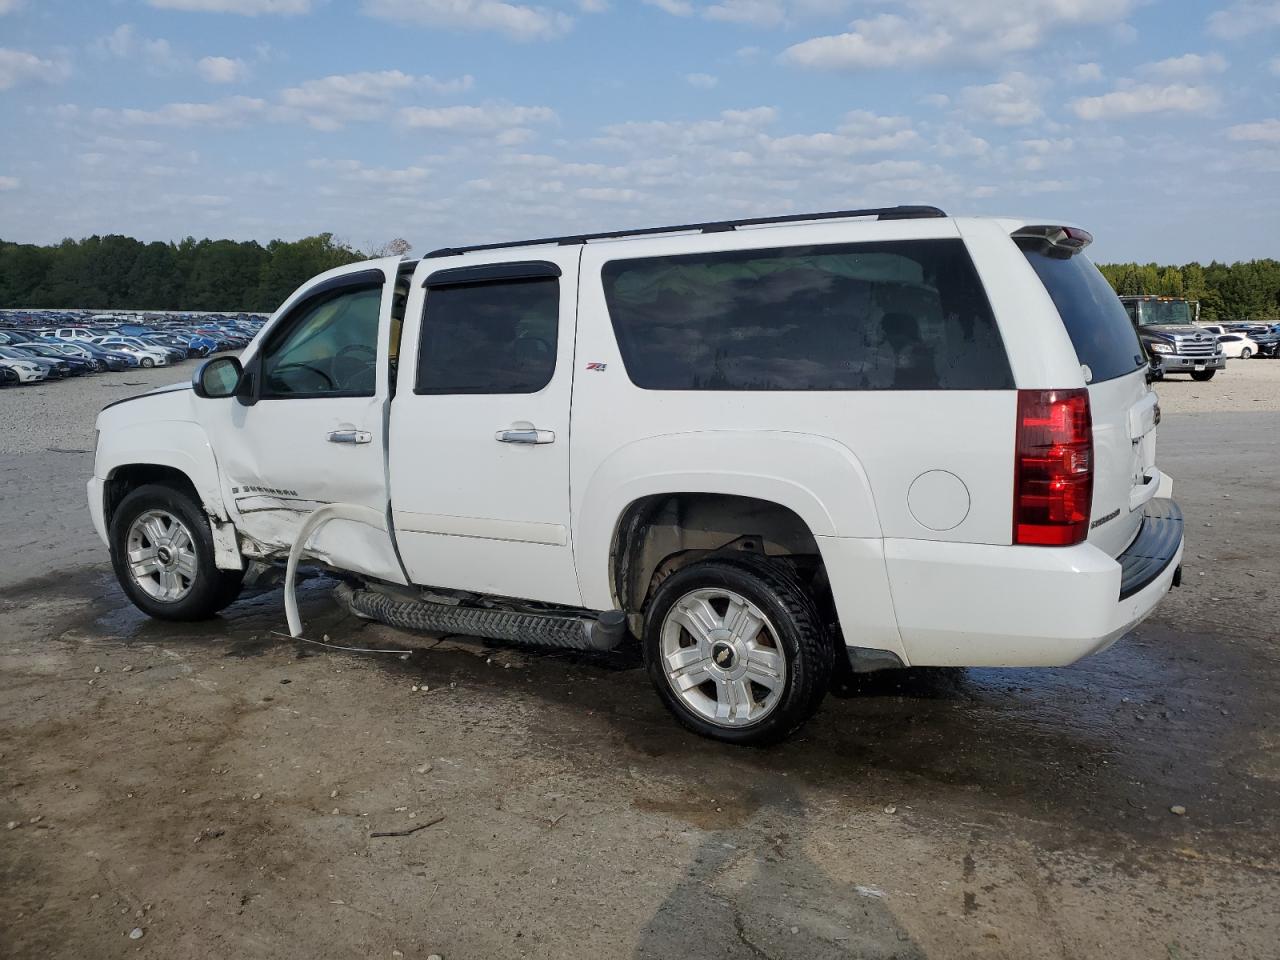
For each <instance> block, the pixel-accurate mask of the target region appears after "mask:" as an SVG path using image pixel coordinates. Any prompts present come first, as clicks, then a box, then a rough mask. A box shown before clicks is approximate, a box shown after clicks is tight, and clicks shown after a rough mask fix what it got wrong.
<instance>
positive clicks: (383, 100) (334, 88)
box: [279, 70, 473, 130]
mask: <svg viewBox="0 0 1280 960" xmlns="http://www.w3.org/2000/svg"><path fill="white" fill-rule="evenodd" d="M472 82H473V81H472V79H471V77H470V76H465V77H459V78H458V79H456V80H437V79H436V78H434V77H429V76H420V77H415V76H413V75H411V74H407V73H402V72H401V71H399V70H381V71H377V72H366V73H343V74H334V75H332V76H328V77H322V78H320V79H319V80H308V81H307V82H305V83H302V84H299V85H298V86H296V87H289V88H287V89H285V90H282V91H281V92H280V97H279V102H280V105H281V107H283V108H284V110H285V111H286V112H287V113H289V114H291V115H293V116H296V117H298V118H300V119H302V120H304V121H305V122H306V123H309V124H310V125H311V126H312V127H315V128H316V129H317V130H337V129H339V128H341V127H342V126H344V125H345V124H347V123H349V122H351V121H355V120H372V119H381V118H382V117H384V116H385V115H386V113H387V110H388V109H389V107H390V106H391V104H392V102H393V101H394V99H395V98H396V97H397V96H399V95H401V94H407V93H413V92H416V91H428V92H431V93H458V92H461V91H464V90H469V89H470V88H471V85H472Z"/></svg>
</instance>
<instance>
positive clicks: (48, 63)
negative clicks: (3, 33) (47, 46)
mask: <svg viewBox="0 0 1280 960" xmlns="http://www.w3.org/2000/svg"><path fill="white" fill-rule="evenodd" d="M70 73H71V68H70V67H69V66H68V65H67V64H66V63H65V62H63V61H61V60H46V59H44V58H42V57H37V56H36V55H35V54H34V53H28V52H27V51H26V50H10V49H8V48H7V47H0V90H10V89H12V88H13V87H16V86H18V85H19V84H22V83H33V82H37V81H38V82H43V83H56V82H57V81H59V80H65V79H66V78H67V76H68V75H70Z"/></svg>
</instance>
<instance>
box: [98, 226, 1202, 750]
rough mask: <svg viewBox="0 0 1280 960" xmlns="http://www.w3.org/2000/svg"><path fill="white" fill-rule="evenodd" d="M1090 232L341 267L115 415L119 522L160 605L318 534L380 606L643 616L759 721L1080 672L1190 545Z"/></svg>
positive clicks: (542, 635) (574, 248)
mask: <svg viewBox="0 0 1280 960" xmlns="http://www.w3.org/2000/svg"><path fill="white" fill-rule="evenodd" d="M1090 239H1091V238H1090V237H1089V235H1088V234H1087V233H1085V232H1084V231H1082V230H1080V229H1078V228H1075V227H1070V226H1064V225H1061V224H1044V223H1042V222H1039V221H1033V222H1028V221H1023V220H1017V219H987V218H982V219H977V218H960V217H955V218H952V217H947V216H946V215H944V214H943V213H942V212H941V211H939V210H936V209H934V208H930V207H894V208H886V209H880V210H866V211H844V212H839V213H831V214H818V215H812V216H795V217H780V218H770V219H763V220H753V221H734V222H726V223H712V224H695V225H691V226H681V227H669V228H660V229H654V230H645V231H634V232H629V233H618V234H608V235H593V236H577V237H563V238H553V239H549V240H537V241H528V242H524V243H513V244H500V245H491V246H482V247H469V248H457V249H445V250H439V251H436V252H435V253H432V254H430V255H428V256H427V257H425V258H423V259H421V260H419V261H402V260H399V259H393V258H388V259H384V260H377V261H372V262H369V263H362V264H357V265H354V266H350V267H343V268H340V269H337V270H332V271H330V272H328V273H326V274H323V275H321V276H319V277H317V278H315V279H314V280H312V281H311V282H309V283H307V284H306V285H304V286H303V287H302V288H301V289H300V290H298V291H297V292H296V293H295V294H293V296H291V297H290V298H289V299H288V300H287V301H286V302H285V304H284V305H283V306H282V307H281V308H280V309H279V310H278V311H277V312H276V313H275V315H274V316H273V317H272V318H271V320H270V322H269V323H268V324H267V325H266V326H265V327H264V328H263V330H262V331H261V333H259V335H258V336H257V337H256V338H255V339H254V341H253V342H252V343H251V344H250V345H249V347H248V348H247V349H246V350H245V351H244V354H243V357H242V358H241V359H239V360H237V359H235V358H228V357H223V358H218V359H215V360H211V361H208V362H207V363H205V364H204V366H203V367H201V369H200V370H199V372H198V373H197V375H196V377H195V381H194V389H191V388H188V387H185V386H180V387H172V388H168V389H165V390H162V391H158V392H156V393H152V394H147V395H144V396H142V397H138V398H134V399H132V400H129V401H122V402H118V403H116V404H113V405H111V406H110V407H108V408H106V409H105V410H104V411H103V412H102V414H101V415H100V416H99V419H98V429H99V431H100V441H99V444H98V448H97V455H96V466H95V470H94V477H93V479H92V480H91V481H90V482H89V504H90V508H91V511H92V514H93V519H94V524H95V526H96V527H97V530H98V532H99V534H100V535H101V537H102V539H103V540H104V541H105V542H106V543H107V544H108V545H109V546H110V548H111V554H112V557H113V560H114V563H115V568H116V572H117V574H118V576H119V579H120V582H121V584H122V585H123V587H124V589H125V591H126V592H127V593H128V594H129V596H130V597H131V598H132V599H133V601H134V602H135V603H136V604H137V605H138V606H139V607H141V608H142V609H143V610H145V611H147V612H148V613H150V614H152V615H153V616H157V617H162V618H170V619H194V618H198V617H207V616H210V615H212V614H213V613H214V612H216V611H217V610H219V609H221V608H222V607H223V606H225V605H226V604H228V603H230V602H231V601H232V600H233V599H234V598H235V596H236V594H237V591H238V589H239V585H240V579H241V576H242V570H243V569H244V567H245V565H246V563H248V562H278V561H280V560H281V559H283V558H284V557H285V556H286V555H288V553H289V552H290V549H291V547H293V545H294V544H295V542H296V541H299V540H300V539H301V540H302V541H303V542H304V545H305V547H306V551H307V553H309V554H310V555H311V556H313V557H314V558H316V559H318V560H319V561H320V562H322V563H325V564H327V565H329V566H330V567H332V568H335V569H337V570H340V571H343V572H345V573H346V574H349V575H350V576H348V577H346V581H347V582H346V583H345V584H344V586H343V587H342V588H340V594H341V596H342V597H343V599H344V600H345V602H346V603H348V604H349V605H350V606H351V607H352V608H353V609H354V610H355V611H356V612H358V613H360V614H361V615H363V616H368V617H374V618H377V619H381V620H384V621H386V622H389V623H393V624H397V625H400V626H407V627H420V628H424V629H428V630H450V631H454V632H465V633H470V634H473V635H480V636H488V637H496V638H505V639H512V640H520V641H524V642H532V643H546V644H555V645H559V646H583V647H595V648H603V647H612V646H614V645H616V644H618V643H619V642H625V640H626V638H627V636H628V635H630V636H634V637H636V638H638V639H639V642H640V644H641V646H642V648H643V652H644V657H645V661H646V663H647V665H648V670H649V673H650V675H651V677H652V679H653V682H654V684H655V686H656V687H657V690H658V692H659V694H660V696H661V697H662V699H663V700H664V701H665V703H666V704H667V706H668V707H669V708H670V709H671V711H672V712H673V713H674V714H675V716H676V717H677V718H678V719H679V720H680V721H681V722H682V723H684V724H685V725H687V726H688V727H690V728H692V729H694V730H696V731H698V732H700V733H703V734H707V735H709V736H713V737H717V738H720V739H723V740H727V741H733V742H738V743H746V742H762V741H768V740H772V739H777V738H779V737H781V736H785V735H786V734H787V733H788V732H790V731H792V730H794V729H795V728H796V727H797V726H798V725H799V724H800V723H802V722H803V721H804V720H805V719H806V718H807V717H808V716H809V715H810V714H811V713H812V712H813V711H814V710H815V709H816V708H817V706H818V703H819V702H820V700H821V699H822V696H823V694H824V692H825V691H826V689H827V686H828V683H829V681H830V679H831V677H832V674H833V672H834V671H836V670H841V671H847V670H853V671H865V670H872V669H878V668H882V667H903V666H920V665H948V666H969V665H972V666H978V665H982V666H1034V665H1060V664H1068V663H1071V662H1073V661H1075V660H1078V659H1079V658H1080V657H1083V656H1085V655H1087V654H1090V653H1093V652H1095V651H1098V650H1101V649H1103V648H1104V647H1106V646H1108V645H1109V644H1110V643H1112V642H1113V641H1114V640H1115V639H1116V638H1118V637H1119V636H1121V635H1122V634H1124V633H1125V632H1126V631H1128V630H1129V629H1130V628H1132V627H1133V626H1134V625H1135V624H1137V623H1138V622H1139V621H1140V620H1141V619H1142V618H1143V617H1145V616H1147V614H1149V613H1150V612H1151V610H1152V609H1153V608H1154V607H1155V605H1156V603H1157V602H1158V601H1159V600H1160V598H1161V597H1162V596H1163V595H1164V594H1165V592H1166V591H1167V590H1168V589H1169V587H1170V585H1171V584H1176V583H1177V582H1178V579H1179V571H1180V561H1181V557H1182V518H1181V514H1180V512H1179V511H1178V508H1177V506H1176V505H1175V504H1174V503H1173V501H1172V500H1171V499H1169V494H1170V493H1171V488H1172V484H1171V482H1170V480H1169V479H1168V478H1167V477H1165V476H1163V475H1162V474H1161V473H1160V471H1159V470H1158V469H1156V466H1155V437H1156V433H1155V428H1156V424H1157V423H1158V422H1159V407H1158V406H1157V404H1156V397H1155V394H1154V393H1153V392H1152V391H1151V389H1150V386H1149V383H1148V367H1147V361H1146V357H1145V355H1144V353H1143V350H1142V347H1141V346H1140V344H1139V342H1138V338H1137V336H1136V335H1135V333H1134V330H1133V327H1132V326H1131V324H1130V323H1129V320H1128V317H1127V316H1126V314H1125V311H1124V309H1123V308H1122V307H1121V305H1120V303H1119V302H1118V300H1117V299H1116V297H1115V295H1114V294H1113V293H1112V291H1111V289H1110V288H1109V287H1108V286H1107V284H1106V281H1105V280H1104V279H1103V278H1102V276H1101V275H1100V274H1099V273H1098V271H1097V270H1096V269H1095V268H1094V266H1093V264H1091V263H1090V262H1089V260H1088V259H1087V258H1086V257H1085V255H1084V253H1083V252H1082V251H1083V248H1084V247H1085V246H1086V245H1087V243H1088V242H1089V241H1090ZM326 521H327V522H326Z"/></svg>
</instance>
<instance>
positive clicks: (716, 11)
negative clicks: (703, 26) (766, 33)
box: [702, 0, 787, 27]
mask: <svg viewBox="0 0 1280 960" xmlns="http://www.w3.org/2000/svg"><path fill="white" fill-rule="evenodd" d="M702 15H703V16H704V17H706V18H707V19H708V20H723V21H726V22H728V23H745V24H750V25H751V26H754V27H776V26H778V25H779V24H780V23H782V22H783V21H784V20H786V18H787V10H786V7H785V6H784V5H783V4H782V3H781V2H779V0H721V2H720V3H716V4H713V5H711V6H710V7H707V9H706V10H705V11H703V14H702Z"/></svg>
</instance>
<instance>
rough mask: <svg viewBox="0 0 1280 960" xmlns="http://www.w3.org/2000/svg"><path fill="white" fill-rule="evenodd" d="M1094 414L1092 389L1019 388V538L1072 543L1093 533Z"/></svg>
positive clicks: (1016, 528)
mask: <svg viewBox="0 0 1280 960" xmlns="http://www.w3.org/2000/svg"><path fill="white" fill-rule="evenodd" d="M1092 502H1093V418H1092V416H1091V415H1090V413H1089V392H1088V391H1087V390H1084V389H1077V390H1019V391H1018V434H1017V443H1016V446H1015V449H1014V460H1013V542H1014V543H1023V544H1039V545H1042V546H1070V545H1071V544H1075V543H1082V542H1083V541H1084V539H1085V537H1087V536H1088V535H1089V509H1090V506H1091V504H1092Z"/></svg>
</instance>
